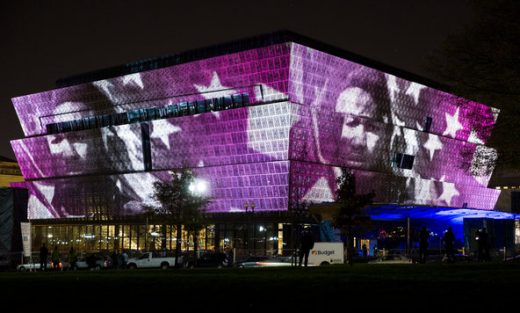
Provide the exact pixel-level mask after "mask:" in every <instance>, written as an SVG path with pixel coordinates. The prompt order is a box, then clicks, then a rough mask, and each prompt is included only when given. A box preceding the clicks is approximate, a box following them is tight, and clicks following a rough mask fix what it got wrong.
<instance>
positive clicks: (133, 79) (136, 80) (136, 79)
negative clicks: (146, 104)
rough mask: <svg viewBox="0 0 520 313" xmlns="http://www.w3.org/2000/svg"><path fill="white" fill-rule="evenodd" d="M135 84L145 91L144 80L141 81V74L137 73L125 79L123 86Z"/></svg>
mask: <svg viewBox="0 0 520 313" xmlns="http://www.w3.org/2000/svg"><path fill="white" fill-rule="evenodd" d="M129 84H135V85H137V86H139V87H140V88H141V89H144V85H143V80H142V79H141V73H135V74H130V75H126V76H124V77H123V85H125V86H126V85H129Z"/></svg>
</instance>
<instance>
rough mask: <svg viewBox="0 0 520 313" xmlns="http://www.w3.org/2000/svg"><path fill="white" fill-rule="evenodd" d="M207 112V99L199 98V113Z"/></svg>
mask: <svg viewBox="0 0 520 313" xmlns="http://www.w3.org/2000/svg"><path fill="white" fill-rule="evenodd" d="M204 112H206V101H204V100H199V101H197V113H204Z"/></svg>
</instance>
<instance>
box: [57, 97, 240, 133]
mask: <svg viewBox="0 0 520 313" xmlns="http://www.w3.org/2000/svg"><path fill="white" fill-rule="evenodd" d="M247 105H249V95H248V94H235V95H231V96H224V97H219V98H212V99H206V100H197V101H190V102H180V103H175V104H171V105H167V106H164V107H153V108H143V109H135V110H131V111H128V112H122V113H114V114H104V115H97V116H90V117H86V118H82V119H79V120H74V121H67V122H60V123H52V124H47V133H49V134H56V133H63V132H69V131H78V130H85V129H93V128H101V127H106V126H113V125H123V124H129V123H138V122H145V121H150V120H155V119H162V118H170V117H177V116H186V115H193V114H199V113H204V112H210V111H221V110H228V109H234V108H240V107H243V106H247Z"/></svg>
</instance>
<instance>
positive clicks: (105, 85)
mask: <svg viewBox="0 0 520 313" xmlns="http://www.w3.org/2000/svg"><path fill="white" fill-rule="evenodd" d="M92 85H94V86H95V87H96V88H97V89H98V90H99V91H101V92H102V93H104V94H105V95H106V96H107V97H108V98H109V99H110V101H112V102H116V97H115V96H114V95H113V94H112V89H113V88H114V85H113V84H112V83H111V82H110V81H108V80H106V79H105V80H99V81H97V82H93V83H92Z"/></svg>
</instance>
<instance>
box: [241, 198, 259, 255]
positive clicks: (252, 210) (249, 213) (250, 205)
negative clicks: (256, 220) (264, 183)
mask: <svg viewBox="0 0 520 313" xmlns="http://www.w3.org/2000/svg"><path fill="white" fill-rule="evenodd" d="M244 207H245V209H246V216H247V228H246V229H247V234H248V236H247V237H248V238H247V240H246V245H247V254H249V255H251V248H250V247H251V246H250V245H249V228H250V226H251V219H252V216H253V215H254V214H255V202H254V201H251V203H248V202H247V201H246V203H245V204H244ZM249 209H250V210H249ZM255 227H256V225H253V231H252V236H251V239H252V240H253V249H255V246H254V242H255Z"/></svg>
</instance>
